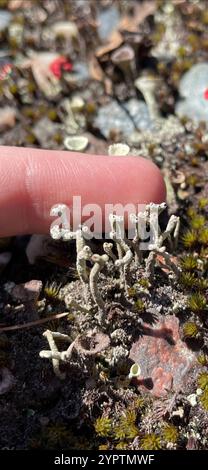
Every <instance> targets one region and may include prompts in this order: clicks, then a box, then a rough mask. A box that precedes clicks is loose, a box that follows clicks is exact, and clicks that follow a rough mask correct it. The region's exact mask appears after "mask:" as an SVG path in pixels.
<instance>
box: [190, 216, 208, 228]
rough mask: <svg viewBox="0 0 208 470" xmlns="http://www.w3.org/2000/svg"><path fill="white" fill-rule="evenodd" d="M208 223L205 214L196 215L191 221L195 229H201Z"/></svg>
mask: <svg viewBox="0 0 208 470" xmlns="http://www.w3.org/2000/svg"><path fill="white" fill-rule="evenodd" d="M205 224H206V219H205V217H204V216H203V215H196V216H195V217H193V218H192V219H191V221H190V226H191V228H192V229H194V230H200V229H201V228H203V227H204V225H205Z"/></svg>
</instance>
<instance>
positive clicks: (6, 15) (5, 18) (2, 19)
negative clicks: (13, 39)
mask: <svg viewBox="0 0 208 470" xmlns="http://www.w3.org/2000/svg"><path fill="white" fill-rule="evenodd" d="M11 17H12V14H11V13H10V12H9V11H6V10H0V31H4V29H6V28H7V26H8V25H9V22H10V20H11Z"/></svg>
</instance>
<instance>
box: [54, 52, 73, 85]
mask: <svg viewBox="0 0 208 470" xmlns="http://www.w3.org/2000/svg"><path fill="white" fill-rule="evenodd" d="M49 68H50V70H51V72H52V73H53V74H54V75H55V77H56V78H58V79H59V80H60V78H61V74H62V71H63V70H64V71H66V72H71V70H72V68H73V65H72V63H71V62H69V61H68V60H67V59H66V57H63V56H60V57H58V58H57V59H55V60H53V62H51V64H50V66H49Z"/></svg>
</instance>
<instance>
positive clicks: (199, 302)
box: [188, 292, 207, 313]
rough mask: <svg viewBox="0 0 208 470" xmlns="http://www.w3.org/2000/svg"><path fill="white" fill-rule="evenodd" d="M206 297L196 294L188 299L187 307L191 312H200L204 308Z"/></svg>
mask: <svg viewBox="0 0 208 470" xmlns="http://www.w3.org/2000/svg"><path fill="white" fill-rule="evenodd" d="M206 304H207V301H206V297H205V296H204V295H202V294H201V293H199V292H196V293H195V294H193V295H192V296H191V297H190V298H189V299H188V307H189V308H190V310H192V312H195V313H198V312H202V311H203V310H204V309H205V308H206Z"/></svg>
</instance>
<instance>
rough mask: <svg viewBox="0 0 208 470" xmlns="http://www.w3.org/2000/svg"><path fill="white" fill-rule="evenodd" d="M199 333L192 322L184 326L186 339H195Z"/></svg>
mask: <svg viewBox="0 0 208 470" xmlns="http://www.w3.org/2000/svg"><path fill="white" fill-rule="evenodd" d="M198 332H199V329H198V326H197V325H196V323H194V322H192V321H189V322H186V323H185V324H184V326H183V335H184V336H185V338H195V337H196V336H197V334H198Z"/></svg>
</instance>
